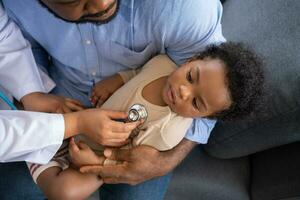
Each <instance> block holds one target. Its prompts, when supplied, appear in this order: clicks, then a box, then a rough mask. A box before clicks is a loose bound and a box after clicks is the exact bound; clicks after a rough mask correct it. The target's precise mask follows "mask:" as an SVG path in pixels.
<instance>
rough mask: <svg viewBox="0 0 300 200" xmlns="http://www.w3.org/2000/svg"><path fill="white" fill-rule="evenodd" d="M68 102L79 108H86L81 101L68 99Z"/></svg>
mask: <svg viewBox="0 0 300 200" xmlns="http://www.w3.org/2000/svg"><path fill="white" fill-rule="evenodd" d="M66 101H68V102H71V103H73V104H76V105H78V106H80V107H82V108H84V105H83V104H82V103H81V102H80V101H78V100H76V99H70V98H66Z"/></svg>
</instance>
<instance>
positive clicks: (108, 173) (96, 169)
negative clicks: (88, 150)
mask: <svg viewBox="0 0 300 200" xmlns="http://www.w3.org/2000/svg"><path fill="white" fill-rule="evenodd" d="M194 146H196V143H195V142H192V141H189V140H186V139H183V140H182V141H181V142H180V143H179V144H178V145H177V146H176V147H175V148H173V149H171V150H168V151H164V152H159V151H158V150H156V149H154V148H152V147H150V146H145V145H141V146H136V147H133V148H132V149H105V151H104V155H105V157H107V158H108V159H111V160H117V161H118V162H122V164H117V165H104V166H101V165H89V166H83V167H81V168H80V171H81V172H82V173H94V174H98V175H99V176H100V177H101V178H102V179H103V181H104V182H105V183H107V184H117V183H127V184H131V185H135V184H138V183H141V182H144V181H146V180H149V179H152V178H155V177H159V176H163V175H165V174H167V173H169V172H170V171H172V170H173V169H174V168H175V167H176V166H177V165H178V164H179V163H180V162H181V161H182V160H183V159H184V158H185V156H186V155H187V154H188V153H189V152H190V151H191V150H192V149H193V147H194Z"/></svg>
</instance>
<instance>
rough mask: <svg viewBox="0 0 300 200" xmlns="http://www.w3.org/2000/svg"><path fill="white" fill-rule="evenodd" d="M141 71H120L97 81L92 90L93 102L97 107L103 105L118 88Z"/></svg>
mask: <svg viewBox="0 0 300 200" xmlns="http://www.w3.org/2000/svg"><path fill="white" fill-rule="evenodd" d="M139 71H140V70H126V71H120V72H118V73H117V74H115V75H113V76H110V77H108V78H106V79H104V80H102V81H99V82H97V83H96V84H95V86H94V88H93V91H92V96H91V103H92V104H93V105H94V106H96V107H101V105H102V104H103V103H104V102H105V101H106V100H107V99H108V98H109V97H110V96H111V95H112V94H113V93H114V92H115V91H116V90H117V89H119V88H120V87H121V86H122V85H124V84H125V83H126V82H128V81H129V80H130V79H131V78H133V77H134V76H135V75H136V74H137V73H138V72H139Z"/></svg>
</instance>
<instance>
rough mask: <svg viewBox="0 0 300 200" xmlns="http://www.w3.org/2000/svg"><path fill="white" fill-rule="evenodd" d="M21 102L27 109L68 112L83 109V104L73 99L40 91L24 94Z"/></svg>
mask: <svg viewBox="0 0 300 200" xmlns="http://www.w3.org/2000/svg"><path fill="white" fill-rule="evenodd" d="M21 102H22V104H23V106H24V109H25V110H29V111H38V112H49V113H69V112H73V111H79V110H83V109H84V106H83V105H82V104H81V103H80V102H79V101H77V100H75V99H70V98H65V97H62V96H57V95H53V94H46V93H41V92H33V93H30V94H28V95H25V96H24V97H23V98H22V99H21Z"/></svg>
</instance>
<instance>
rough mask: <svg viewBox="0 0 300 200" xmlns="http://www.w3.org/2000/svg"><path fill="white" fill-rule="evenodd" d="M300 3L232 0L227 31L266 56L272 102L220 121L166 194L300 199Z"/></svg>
mask: <svg viewBox="0 0 300 200" xmlns="http://www.w3.org/2000/svg"><path fill="white" fill-rule="evenodd" d="M299 10H300V1H299V0H227V1H226V2H225V3H224V15H223V22H222V24H223V32H224V35H225V36H226V38H227V39H228V40H232V41H243V42H246V43H248V44H250V46H252V47H253V48H254V49H256V50H257V51H258V52H259V53H260V54H262V55H263V57H264V58H265V63H266V79H267V83H266V91H267V97H266V100H265V102H264V103H265V107H264V109H263V110H262V112H261V114H260V115H258V116H257V117H256V119H253V120H247V121H239V122H235V123H218V124H217V126H216V127H215V129H214V131H213V132H212V135H211V137H210V140H209V142H208V144H207V145H203V146H199V147H197V148H195V149H194V150H193V151H192V152H191V154H190V155H189V156H188V157H187V158H186V159H185V161H184V162H183V163H182V164H181V165H180V166H179V167H178V168H177V169H176V170H175V173H174V175H173V179H172V180H171V184H170V187H169V190H168V192H167V194H166V199H167V200H177V199H178V200H179V199H180V200H181V199H191V200H192V199H197V200H198V199H201V200H218V199H220V200H227V199H228V200H247V199H253V200H268V199H272V200H275V199H285V200H296V199H300V56H299V55H300V11H299Z"/></svg>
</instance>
